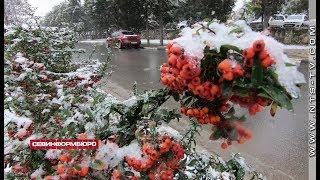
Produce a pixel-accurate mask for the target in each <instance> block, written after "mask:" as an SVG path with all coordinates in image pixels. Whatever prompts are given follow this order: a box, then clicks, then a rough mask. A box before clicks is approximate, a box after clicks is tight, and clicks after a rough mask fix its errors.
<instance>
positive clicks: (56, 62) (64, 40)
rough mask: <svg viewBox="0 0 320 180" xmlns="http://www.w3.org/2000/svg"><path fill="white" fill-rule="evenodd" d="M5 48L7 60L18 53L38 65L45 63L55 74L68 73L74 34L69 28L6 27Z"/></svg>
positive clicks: (74, 41)
mask: <svg viewBox="0 0 320 180" xmlns="http://www.w3.org/2000/svg"><path fill="white" fill-rule="evenodd" d="M4 29H5V34H4V46H5V51H6V55H7V58H12V56H14V55H15V53H16V52H20V53H22V54H23V56H24V57H25V58H28V59H29V60H31V61H34V62H36V63H43V64H44V65H45V66H46V68H47V69H48V70H50V71H53V72H68V71H69V69H66V68H70V66H69V65H68V64H69V63H70V60H71V55H72V51H73V50H72V49H73V48H74V47H75V43H76V40H75V37H74V33H73V32H72V31H71V30H69V29H67V28H55V27H38V26H34V25H23V26H12V27H11V26H5V28H4Z"/></svg>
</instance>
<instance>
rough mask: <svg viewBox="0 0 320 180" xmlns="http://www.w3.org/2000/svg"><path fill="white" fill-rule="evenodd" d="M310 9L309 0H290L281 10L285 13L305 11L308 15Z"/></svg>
mask: <svg viewBox="0 0 320 180" xmlns="http://www.w3.org/2000/svg"><path fill="white" fill-rule="evenodd" d="M308 10H309V1H308V0H290V1H287V2H286V3H285V4H284V5H283V7H282V10H281V11H282V13H284V14H298V13H305V14H307V15H308Z"/></svg>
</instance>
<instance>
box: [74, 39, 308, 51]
mask: <svg viewBox="0 0 320 180" xmlns="http://www.w3.org/2000/svg"><path fill="white" fill-rule="evenodd" d="M170 41H171V40H169V39H164V40H163V45H167V44H168V42H170ZM79 43H93V44H95V43H97V44H104V43H106V40H105V39H86V40H81V41H79ZM141 44H142V45H147V39H141ZM150 45H152V46H160V39H150ZM309 48H310V46H305V45H284V49H286V50H291V49H292V50H294V49H299V50H300V49H301V50H308V49H309Z"/></svg>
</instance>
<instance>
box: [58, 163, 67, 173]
mask: <svg viewBox="0 0 320 180" xmlns="http://www.w3.org/2000/svg"><path fill="white" fill-rule="evenodd" d="M65 170H66V168H65V167H64V165H63V164H58V167H57V173H58V174H62V173H64V171H65Z"/></svg>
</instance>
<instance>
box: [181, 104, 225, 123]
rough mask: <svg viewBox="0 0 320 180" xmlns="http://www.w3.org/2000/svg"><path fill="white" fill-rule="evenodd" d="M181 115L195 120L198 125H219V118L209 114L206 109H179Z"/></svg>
mask: <svg viewBox="0 0 320 180" xmlns="http://www.w3.org/2000/svg"><path fill="white" fill-rule="evenodd" d="M181 113H182V114H184V115H186V116H189V117H195V118H197V120H198V122H199V123H200V124H213V125H216V124H219V123H220V116H217V115H213V114H210V113H209V109H208V108H207V107H203V108H187V107H181Z"/></svg>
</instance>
